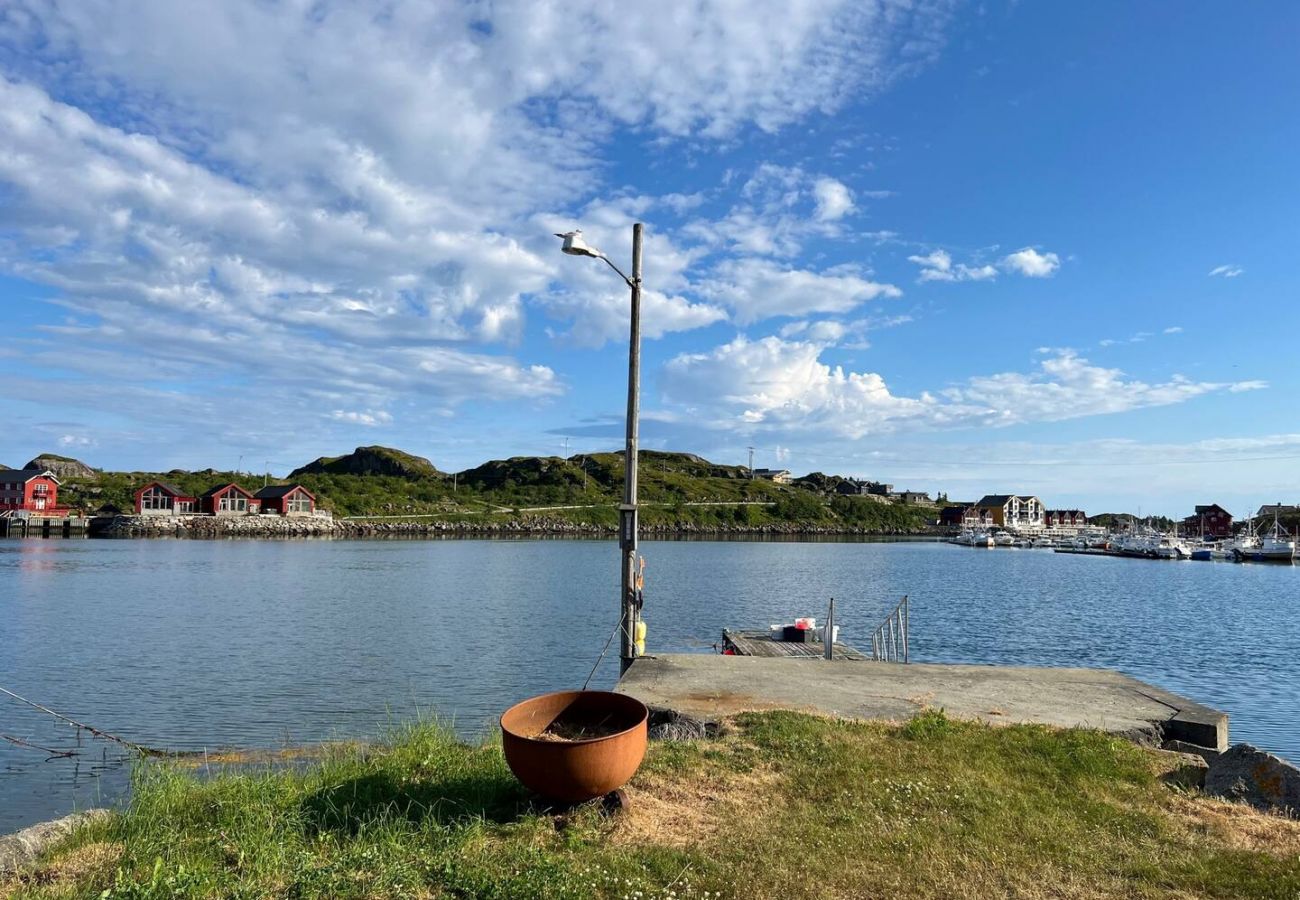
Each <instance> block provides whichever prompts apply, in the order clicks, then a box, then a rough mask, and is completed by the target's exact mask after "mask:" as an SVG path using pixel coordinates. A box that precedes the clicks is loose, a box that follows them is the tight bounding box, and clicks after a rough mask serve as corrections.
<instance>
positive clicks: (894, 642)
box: [871, 596, 909, 663]
mask: <svg viewBox="0 0 1300 900" xmlns="http://www.w3.org/2000/svg"><path fill="white" fill-rule="evenodd" d="M908 624H909V623H908V610H907V597H906V596H904V597H903V599H902V600H900V601H898V605H897V606H895V607H894V609H893V611H892V612H891V613H890V614H889V615H888V616H886V617H885V621H884V622H882V623H881V625H880V627H879V628H877V629H876V630H875V632H874V633H873V634H872V635H871V658H872V659H874V660H877V661H878V662H903V663H905V662H907V628H908Z"/></svg>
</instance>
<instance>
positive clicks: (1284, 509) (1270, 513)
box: [1255, 503, 1300, 519]
mask: <svg viewBox="0 0 1300 900" xmlns="http://www.w3.org/2000/svg"><path fill="white" fill-rule="evenodd" d="M1297 515H1300V506H1292V505H1288V504H1284V503H1269V504H1265V505H1264V506H1261V507H1260V508H1259V512H1257V513H1255V518H1256V519H1272V518H1273V517H1274V516H1277V517H1278V518H1282V517H1284V516H1285V517H1287V518H1290V517H1291V516H1297Z"/></svg>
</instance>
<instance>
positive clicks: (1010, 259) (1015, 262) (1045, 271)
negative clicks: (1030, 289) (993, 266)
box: [1001, 247, 1061, 278]
mask: <svg viewBox="0 0 1300 900" xmlns="http://www.w3.org/2000/svg"><path fill="white" fill-rule="evenodd" d="M1001 266H1002V268H1003V269H1005V270H1006V271H1008V272H1016V273H1018V274H1020V275H1024V276H1025V277H1026V278H1048V277H1050V276H1051V275H1054V274H1055V273H1056V270H1057V269H1059V268H1060V267H1061V258H1060V257H1059V256H1057V255H1056V254H1055V253H1039V252H1038V251H1037V250H1035V249H1034V248H1033V247H1025V248H1024V249H1022V250H1017V251H1016V252H1015V253H1011V254H1008V255H1007V256H1004V257H1002V262H1001Z"/></svg>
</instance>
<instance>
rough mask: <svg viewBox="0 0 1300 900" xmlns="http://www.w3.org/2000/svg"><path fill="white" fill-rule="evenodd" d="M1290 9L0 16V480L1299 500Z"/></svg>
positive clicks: (1101, 501)
mask: <svg viewBox="0 0 1300 900" xmlns="http://www.w3.org/2000/svg"><path fill="white" fill-rule="evenodd" d="M1298 41H1300V7H1296V6H1293V5H1291V4H1265V3H1258V4H1256V3H1245V4H1236V5H1233V6H1232V7H1231V8H1229V7H1225V6H1222V5H1218V4H1209V3H1204V4H1178V3H1149V4H1139V5H1132V4H1129V3H1121V2H1110V3H1108V2H1102V3H1089V4H1057V3H1052V4H1035V3H1015V2H994V0H990V2H984V3H978V4H963V3H956V2H946V0H943V2H929V0H920V2H909V0H878V2H838V0H780V2H766V0H743V2H741V0H717V2H712V3H702V2H698V0H689V2H688V0H681V2H677V0H661V2H658V3H655V4H622V3H619V4H615V3H600V2H586V0H566V2H563V3H559V2H541V0H527V2H511V0H490V2H489V0H481V2H475V0H466V2H459V3H458V2H452V0H442V2H429V0H410V2H407V0H389V2H385V3H376V2H373V0H369V2H346V0H314V2H306V0H282V2H273V0H258V2H252V0H249V2H229V3H221V4H212V3H199V2H182V0H177V2H168V3H159V2H147V0H135V2H133V0H67V2H58V0H45V2H40V0H6V2H4V3H0V304H2V305H3V310H4V314H5V315H4V321H5V324H6V328H5V337H4V340H3V341H2V342H0V376H2V377H3V384H4V389H3V391H2V392H0V415H3V417H4V419H5V421H6V424H7V427H6V428H5V429H4V431H3V433H2V434H0V462H3V463H5V464H10V465H16V464H21V463H22V462H24V461H25V460H26V459H27V458H29V457H30V456H32V455H34V454H35V453H36V452H38V451H45V450H55V451H60V452H65V453H69V454H72V455H76V456H78V457H81V458H83V459H86V460H87V461H89V462H91V463H92V464H94V465H99V466H104V467H109V468H145V469H166V468H171V467H174V466H180V467H186V468H199V467H203V466H209V465H212V466H221V467H228V468H233V467H236V466H242V468H243V469H245V470H253V471H260V470H262V469H263V467H267V466H269V468H270V469H271V471H273V472H279V473H283V472H284V471H287V470H288V469H290V468H292V467H294V466H296V465H298V464H301V463H302V462H305V461H307V460H309V459H312V458H314V457H316V456H318V455H321V454H334V453H340V452H345V451H347V450H349V449H351V448H352V447H354V446H356V445H358V444H373V443H379V444H386V445H391V446H397V447H401V448H404V449H407V450H410V451H413V452H416V453H420V454H422V455H426V456H429V457H430V458H431V459H433V461H434V462H435V464H437V465H438V466H439V467H441V468H443V469H447V470H453V469H460V468H465V467H468V466H471V465H476V464H478V463H480V462H482V461H484V460H486V459H489V458H497V457H503V456H510V455H520V454H539V453H542V454H549V453H559V452H562V451H563V449H564V447H565V446H567V447H568V450H569V452H570V453H577V452H582V451H586V450H596V449H610V448H613V447H616V446H617V445H618V444H619V442H620V435H621V432H622V420H621V416H622V410H623V404H624V399H625V398H624V390H625V387H624V378H625V374H626V352H627V347H626V327H627V325H626V317H627V297H626V289H625V288H624V287H623V286H622V284H621V282H620V281H619V280H618V279H617V277H616V276H615V275H614V274H613V273H612V272H611V271H609V270H608V269H606V268H605V267H604V266H603V265H601V264H600V263H599V262H597V261H593V260H585V259H579V258H570V257H565V256H562V255H561V254H560V253H559V252H558V241H556V239H555V238H554V237H552V232H555V231H564V230H569V229H570V228H573V227H575V226H576V227H581V228H582V229H583V230H584V232H585V234H586V236H587V237H588V239H589V240H590V241H591V242H592V243H593V244H595V245H597V246H599V247H600V248H602V249H604V250H605V251H606V252H607V253H609V254H610V256H611V257H613V258H614V259H615V260H617V261H618V262H619V263H620V264H626V262H627V260H628V257H629V255H630V233H631V228H630V226H631V224H632V223H633V222H634V221H642V222H644V223H645V224H646V228H647V242H646V251H645V283H646V288H647V295H646V298H645V302H644V310H643V312H644V332H645V336H646V343H645V347H644V366H645V376H644V377H645V382H644V388H645V391H644V400H643V407H644V412H645V424H644V431H645V440H644V443H645V445H646V446H649V447H656V448H666V449H677V450H689V451H694V452H698V453H701V454H704V455H706V456H708V457H710V458H713V459H717V460H721V461H728V462H743V461H744V459H745V456H746V449H745V448H746V447H748V446H751V445H752V446H754V447H756V448H757V450H756V462H757V464H759V465H767V466H783V467H788V468H790V469H792V470H794V471H795V472H798V473H802V472H807V471H810V470H816V469H820V470H823V471H830V472H838V473H843V474H855V475H862V476H868V477H874V478H879V479H883V480H887V481H891V482H894V483H895V484H897V485H898V486H899V487H909V488H914V489H920V490H929V491H935V490H946V491H947V492H948V493H949V494H951V495H952V496H954V497H967V496H975V495H978V494H979V493H983V492H986V491H988V492H992V491H1022V492H1034V493H1037V494H1039V495H1041V496H1043V497H1044V498H1045V499H1046V500H1048V502H1049V503H1052V504H1058V503H1059V504H1070V505H1083V506H1085V507H1086V508H1088V509H1089V510H1090V511H1095V512H1100V511H1102V509H1104V508H1125V509H1136V508H1137V507H1139V506H1142V507H1143V508H1144V510H1151V511H1166V512H1171V513H1172V512H1184V511H1185V509H1184V508H1185V507H1186V506H1187V505H1188V504H1190V503H1192V502H1214V501H1217V502H1220V503H1224V504H1225V505H1229V506H1230V507H1232V508H1233V509H1234V510H1237V511H1241V510H1244V509H1245V508H1246V507H1253V506H1254V505H1257V504H1258V503H1261V502H1265V501H1273V500H1276V499H1279V498H1283V499H1288V500H1291V501H1295V500H1297V499H1300V416H1298V415H1297V413H1298V411H1300V374H1297V370H1298V369H1300V366H1298V365H1297V358H1296V350H1295V347H1296V334H1297V331H1298V328H1297V326H1300V292H1298V291H1297V284H1298V282H1300V279H1298V278H1297V273H1296V261H1297V259H1298V258H1300V247H1298V246H1297V245H1298V244H1300V166H1297V164H1296V156H1295V154H1296V147H1298V146H1300V101H1297V96H1298V95H1297V93H1296V85H1297V83H1300V57H1298V56H1297V54H1296V53H1295V47H1296V46H1297V42H1298Z"/></svg>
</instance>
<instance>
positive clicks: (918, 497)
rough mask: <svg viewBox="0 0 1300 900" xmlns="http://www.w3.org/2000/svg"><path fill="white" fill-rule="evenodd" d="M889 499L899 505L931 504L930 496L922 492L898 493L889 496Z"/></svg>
mask: <svg viewBox="0 0 1300 900" xmlns="http://www.w3.org/2000/svg"><path fill="white" fill-rule="evenodd" d="M889 496H890V498H891V499H893V500H897V501H899V502H900V503H933V502H934V501H933V500H931V499H930V495H929V494H927V493H925V492H924V491H899V492H898V493H897V494H890V495H889Z"/></svg>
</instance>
